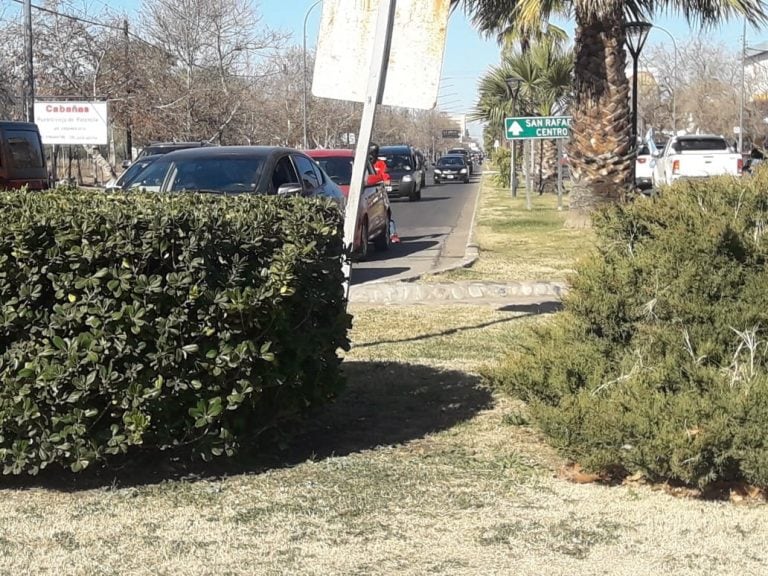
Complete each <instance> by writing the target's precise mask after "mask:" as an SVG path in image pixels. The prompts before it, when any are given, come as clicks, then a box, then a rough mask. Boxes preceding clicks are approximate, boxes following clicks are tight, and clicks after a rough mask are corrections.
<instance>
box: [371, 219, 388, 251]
mask: <svg viewBox="0 0 768 576" xmlns="http://www.w3.org/2000/svg"><path fill="white" fill-rule="evenodd" d="M373 246H374V247H375V248H376V250H378V251H379V252H386V251H387V250H389V248H390V246H392V237H391V236H390V235H389V220H387V225H386V226H385V227H384V230H383V231H382V232H381V234H379V235H378V236H376V238H374V239H373Z"/></svg>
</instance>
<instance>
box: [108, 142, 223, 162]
mask: <svg viewBox="0 0 768 576" xmlns="http://www.w3.org/2000/svg"><path fill="white" fill-rule="evenodd" d="M210 146H216V145H215V144H211V143H210V142H205V141H200V142H153V143H151V144H148V145H146V146H145V147H144V148H142V149H141V152H139V154H138V155H137V156H136V160H140V159H141V158H146V157H147V156H157V155H160V154H168V153H170V152H176V151H177V150H186V149H187V148H205V147H210ZM134 162H135V160H134ZM130 165H131V161H130V160H125V161H124V162H123V168H128V167H129V166H130Z"/></svg>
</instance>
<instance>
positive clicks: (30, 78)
mask: <svg viewBox="0 0 768 576" xmlns="http://www.w3.org/2000/svg"><path fill="white" fill-rule="evenodd" d="M24 52H25V54H26V75H25V76H26V81H25V82H24V108H25V109H24V115H25V118H26V120H27V122H34V121H35V71H34V67H33V65H32V0H24Z"/></svg>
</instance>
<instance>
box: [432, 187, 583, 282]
mask: <svg viewBox="0 0 768 576" xmlns="http://www.w3.org/2000/svg"><path fill="white" fill-rule="evenodd" d="M482 186H483V188H482V190H481V192H480V194H481V196H480V205H479V206H478V213H477V217H476V222H475V242H476V244H477V245H478V246H479V247H480V257H479V259H478V260H477V261H476V262H475V263H474V264H473V265H472V267H471V268H463V269H458V270H453V271H451V272H448V273H447V274H443V275H440V276H436V277H433V278H431V279H433V280H434V279H439V280H441V281H444V280H486V281H518V280H519V281H534V280H535V281H565V280H566V279H567V278H568V276H569V275H570V274H571V273H573V271H574V266H575V264H576V262H577V260H578V259H579V258H580V257H581V256H583V255H584V254H585V253H586V252H587V251H588V250H589V249H590V247H591V245H592V242H593V241H594V237H593V234H592V232H591V231H590V230H585V229H569V228H564V227H563V224H564V222H565V216H566V213H565V212H564V211H563V212H560V211H558V210H557V197H556V196H555V195H553V194H546V195H543V196H539V195H538V194H535V195H534V196H533V198H532V210H530V211H528V210H526V208H525V194H524V191H520V192H519V193H518V197H517V198H512V196H511V195H510V193H509V190H508V189H504V188H496V187H495V186H494V181H493V179H492V178H490V177H488V176H486V177H484V178H483V183H482ZM564 203H565V205H566V206H567V197H566V198H564Z"/></svg>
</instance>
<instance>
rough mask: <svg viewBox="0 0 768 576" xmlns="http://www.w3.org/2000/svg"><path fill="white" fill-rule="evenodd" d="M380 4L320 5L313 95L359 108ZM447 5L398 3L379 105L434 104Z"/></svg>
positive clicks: (433, 0)
mask: <svg viewBox="0 0 768 576" xmlns="http://www.w3.org/2000/svg"><path fill="white" fill-rule="evenodd" d="M380 2H381V0H324V2H323V18H322V22H321V25H320V34H319V36H318V43H317V56H316V60H315V73H314V78H313V80H312V93H313V94H314V95H315V96H320V97H322V98H335V99H338V100H352V101H354V102H364V101H365V97H366V88H367V82H368V78H369V76H370V69H371V55H372V50H373V38H374V33H375V31H376V16H377V13H378V10H379V3H380ZM449 6H450V0H398V2H397V7H396V11H395V22H394V29H393V32H392V47H391V50H390V55H389V67H388V68H387V76H386V85H385V88H384V97H383V100H382V103H383V104H387V105H390V106H404V107H407V108H423V109H431V108H434V107H435V103H436V102H437V90H438V85H439V83H440V72H441V70H442V66H443V51H444V49H445V34H446V29H447V27H448V11H449Z"/></svg>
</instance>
